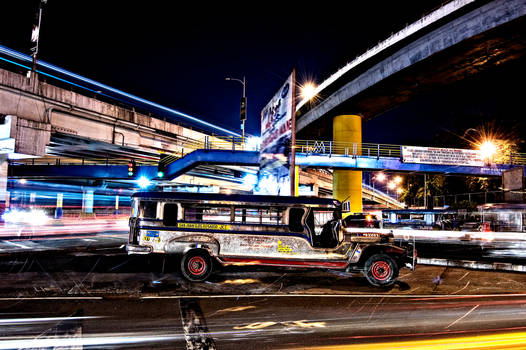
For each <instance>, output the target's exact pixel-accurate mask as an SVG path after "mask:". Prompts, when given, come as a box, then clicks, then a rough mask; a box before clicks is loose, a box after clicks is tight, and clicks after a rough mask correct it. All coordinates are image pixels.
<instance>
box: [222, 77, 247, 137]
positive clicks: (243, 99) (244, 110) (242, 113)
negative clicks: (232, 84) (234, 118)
mask: <svg viewBox="0 0 526 350" xmlns="http://www.w3.org/2000/svg"><path fill="white" fill-rule="evenodd" d="M225 80H228V81H238V82H240V83H241V85H243V97H241V110H240V112H239V116H240V120H241V142H245V120H246V119H247V96H246V82H245V77H243V80H241V79H236V78H225Z"/></svg>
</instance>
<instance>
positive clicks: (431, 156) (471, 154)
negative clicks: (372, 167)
mask: <svg viewBox="0 0 526 350" xmlns="http://www.w3.org/2000/svg"><path fill="white" fill-rule="evenodd" d="M402 161H403V162H404V163H419V164H438V165H459V166H483V165H484V159H483V157H482V153H481V152H480V151H477V150H470V149H459V148H438V147H416V146H402Z"/></svg>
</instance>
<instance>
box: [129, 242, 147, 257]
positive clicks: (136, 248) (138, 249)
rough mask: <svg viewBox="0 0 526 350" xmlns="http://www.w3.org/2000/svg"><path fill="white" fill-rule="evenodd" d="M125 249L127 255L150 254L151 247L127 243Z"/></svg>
mask: <svg viewBox="0 0 526 350" xmlns="http://www.w3.org/2000/svg"><path fill="white" fill-rule="evenodd" d="M126 251H127V252H128V255H130V254H150V253H151V252H152V247H148V246H144V245H138V244H128V245H126Z"/></svg>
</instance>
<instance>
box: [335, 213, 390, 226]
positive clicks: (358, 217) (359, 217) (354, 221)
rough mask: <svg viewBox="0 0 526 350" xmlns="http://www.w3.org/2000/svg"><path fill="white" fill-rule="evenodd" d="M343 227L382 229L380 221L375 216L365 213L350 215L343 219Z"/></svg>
mask: <svg viewBox="0 0 526 350" xmlns="http://www.w3.org/2000/svg"><path fill="white" fill-rule="evenodd" d="M343 225H344V226H345V227H365V228H382V221H381V220H378V218H377V217H376V215H373V214H367V213H357V214H350V215H348V216H346V217H345V218H344V219H343Z"/></svg>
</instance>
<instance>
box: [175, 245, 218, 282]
mask: <svg viewBox="0 0 526 350" xmlns="http://www.w3.org/2000/svg"><path fill="white" fill-rule="evenodd" d="M181 272H182V273H183V276H184V278H186V279H187V280H189V281H191V282H202V281H204V280H206V279H207V278H208V276H210V274H211V273H212V259H211V258H210V255H209V254H208V253H207V252H206V251H204V250H191V251H189V252H188V253H186V254H185V255H184V256H183V258H182V259H181Z"/></svg>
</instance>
